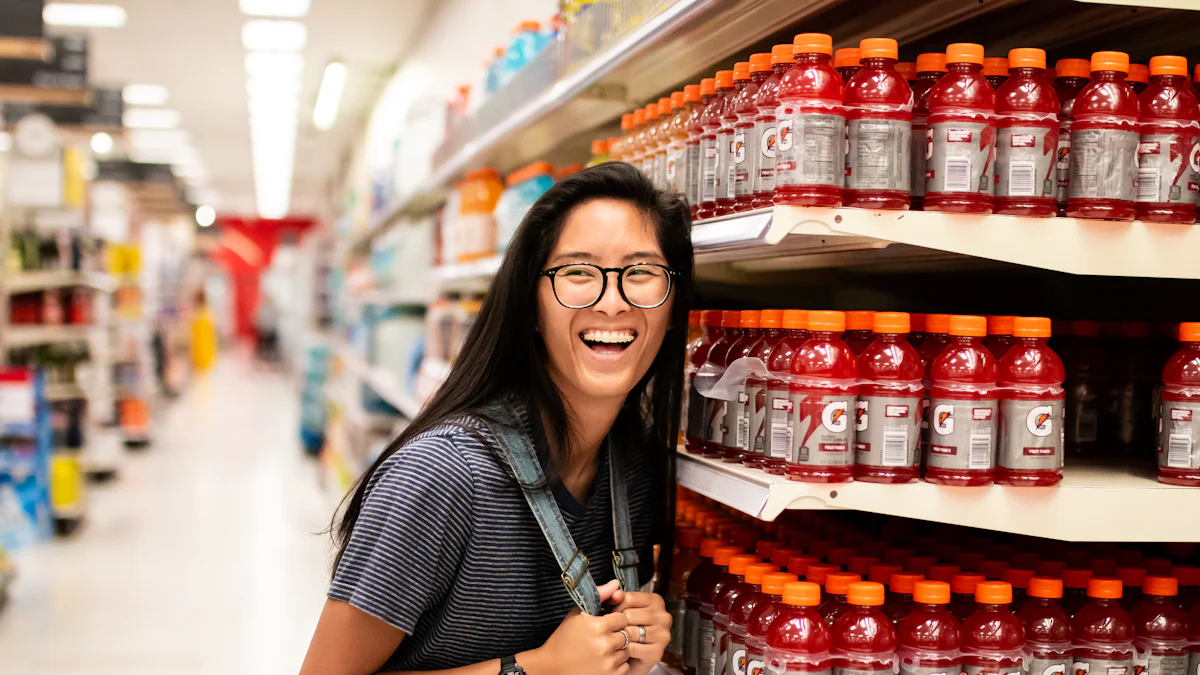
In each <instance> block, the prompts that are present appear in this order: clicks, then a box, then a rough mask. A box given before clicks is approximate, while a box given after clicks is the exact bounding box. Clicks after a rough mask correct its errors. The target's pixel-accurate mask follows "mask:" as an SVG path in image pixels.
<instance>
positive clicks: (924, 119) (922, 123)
mask: <svg viewBox="0 0 1200 675" xmlns="http://www.w3.org/2000/svg"><path fill="white" fill-rule="evenodd" d="M945 74H946V55H945V54H943V53H941V52H933V53H930V54H921V55H919V56H917V79H916V80H914V81H913V82H912V83H911V86H912V92H913V122H912V138H913V142H912V169H911V170H910V172H909V174H910V179H911V182H912V189H911V194H910V195H909V199H910V200H911V201H912V207H913V209H916V210H920V209H923V208H924V207H925V168H926V166H925V163H926V161H927V159H926V157H925V151H926V149H927V147H928V146H927V143H926V134H925V129H926V127H927V125H928V123H929V91H930V90H931V89H933V85H935V84H937V81H938V80H940V79H942V76H943V75H945ZM917 316H918V315H916V314H914V315H913V318H914V319H915V318H916V317H917ZM913 332H914V335H915V334H916V328H915V326H914V329H913ZM913 346H914V347H918V348H919V347H920V345H919V344H914V345H913Z"/></svg>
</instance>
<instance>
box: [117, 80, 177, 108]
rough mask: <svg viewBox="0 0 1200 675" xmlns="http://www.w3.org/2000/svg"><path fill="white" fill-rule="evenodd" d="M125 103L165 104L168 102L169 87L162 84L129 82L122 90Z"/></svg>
mask: <svg viewBox="0 0 1200 675" xmlns="http://www.w3.org/2000/svg"><path fill="white" fill-rule="evenodd" d="M121 98H122V99H124V100H125V105H163V104H165V103H166V102H167V88H166V87H164V86H162V85H161V84H127V85H125V88H124V89H122V90H121Z"/></svg>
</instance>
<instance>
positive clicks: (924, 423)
mask: <svg viewBox="0 0 1200 675" xmlns="http://www.w3.org/2000/svg"><path fill="white" fill-rule="evenodd" d="M924 316H925V339H924V340H923V341H922V342H921V346H920V347H918V348H917V354H918V355H920V357H921V365H922V366H923V367H924V368H925V377H924V378H923V379H922V381H921V383H922V384H923V385H925V397H924V398H923V399H922V400H921V456H922V457H924V456H925V455H926V454H928V453H929V389H930V387H932V386H933V362H934V360H935V359H937V357H938V354H941V353H942V350H943V349H945V348H946V345H948V344H950V315H949V314H925V315H924Z"/></svg>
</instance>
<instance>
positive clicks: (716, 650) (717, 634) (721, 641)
mask: <svg viewBox="0 0 1200 675" xmlns="http://www.w3.org/2000/svg"><path fill="white" fill-rule="evenodd" d="M728 663H729V633H726V632H725V631H724V630H721V628H719V627H716V626H714V628H713V675H729V673H728V671H726V670H725V666H726V665H727V664H728Z"/></svg>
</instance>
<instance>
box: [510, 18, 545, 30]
mask: <svg viewBox="0 0 1200 675" xmlns="http://www.w3.org/2000/svg"><path fill="white" fill-rule="evenodd" d="M541 29H542V24H540V23H538V22H537V21H522V22H521V23H519V24H517V29H516V31H514V32H517V33H521V32H524V31H531V32H535V33H536V32H537V31H539V30H541Z"/></svg>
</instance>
